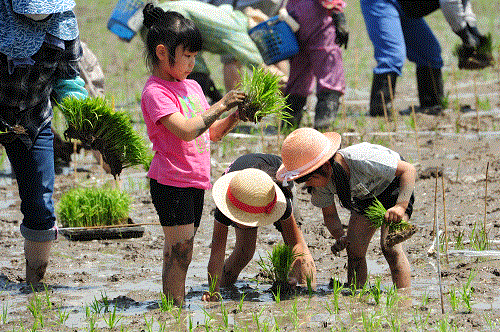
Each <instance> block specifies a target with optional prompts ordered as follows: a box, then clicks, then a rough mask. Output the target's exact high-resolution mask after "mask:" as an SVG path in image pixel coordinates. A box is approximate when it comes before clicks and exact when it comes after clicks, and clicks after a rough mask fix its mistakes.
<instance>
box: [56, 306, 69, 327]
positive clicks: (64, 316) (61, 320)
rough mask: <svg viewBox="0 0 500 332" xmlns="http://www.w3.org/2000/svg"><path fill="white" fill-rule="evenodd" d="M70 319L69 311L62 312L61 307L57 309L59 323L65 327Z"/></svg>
mask: <svg viewBox="0 0 500 332" xmlns="http://www.w3.org/2000/svg"><path fill="white" fill-rule="evenodd" d="M68 318H69V312H68V311H67V310H62V309H61V307H60V306H59V307H57V322H58V323H59V324H60V325H63V324H64V323H65V322H66V321H67V320H68Z"/></svg>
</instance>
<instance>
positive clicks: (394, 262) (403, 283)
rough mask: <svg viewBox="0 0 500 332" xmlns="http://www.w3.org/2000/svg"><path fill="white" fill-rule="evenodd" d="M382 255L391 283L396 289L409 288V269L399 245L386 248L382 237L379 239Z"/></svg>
mask: <svg viewBox="0 0 500 332" xmlns="http://www.w3.org/2000/svg"><path fill="white" fill-rule="evenodd" d="M380 239H381V241H380V242H381V243H380V246H381V248H382V253H383V254H384V257H385V259H386V260H387V263H388V264H389V268H390V270H391V276H392V282H393V283H394V285H395V286H396V287H397V288H408V287H410V286H411V269H410V263H409V262H408V258H407V257H406V254H405V253H404V251H403V245H402V244H401V243H399V244H396V245H395V246H392V247H389V246H386V245H385V243H384V241H383V237H382V236H381V237H380Z"/></svg>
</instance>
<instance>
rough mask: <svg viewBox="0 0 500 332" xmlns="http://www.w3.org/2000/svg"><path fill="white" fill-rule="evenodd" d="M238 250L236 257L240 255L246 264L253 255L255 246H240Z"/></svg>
mask: <svg viewBox="0 0 500 332" xmlns="http://www.w3.org/2000/svg"><path fill="white" fill-rule="evenodd" d="M238 250H239V251H240V252H239V255H238V257H240V259H241V262H244V263H245V264H244V265H246V264H248V263H249V262H250V261H251V260H252V258H253V255H254V253H255V246H253V247H252V246H249V247H241V248H239V249H238Z"/></svg>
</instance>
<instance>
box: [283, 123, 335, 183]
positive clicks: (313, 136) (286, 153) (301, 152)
mask: <svg viewBox="0 0 500 332" xmlns="http://www.w3.org/2000/svg"><path fill="white" fill-rule="evenodd" d="M340 142H341V137H340V135H339V134H338V133H336V132H326V133H320V132H319V131H317V130H316V129H313V128H299V129H296V130H294V131H292V132H291V133H290V134H289V135H288V136H287V137H286V138H285V140H284V141H283V145H282V147H281V159H282V164H281V166H280V168H279V169H278V172H277V173H276V178H277V179H278V180H280V181H283V182H284V183H286V182H288V181H293V180H295V179H297V178H300V177H302V176H304V175H307V174H309V173H311V172H313V171H315V170H316V169H318V168H319V167H320V166H321V165H323V164H324V163H325V162H326V161H327V160H329V159H330V158H331V157H332V156H333V155H334V154H335V152H336V151H337V150H338V149H339V147H340Z"/></svg>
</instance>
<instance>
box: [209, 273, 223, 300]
mask: <svg viewBox="0 0 500 332" xmlns="http://www.w3.org/2000/svg"><path fill="white" fill-rule="evenodd" d="M217 278H218V276H215V278H212V276H211V275H210V284H209V285H208V295H209V296H210V298H212V297H214V296H216V297H217V299H218V300H219V301H221V300H222V295H221V294H220V293H219V292H217V291H216V290H215V289H216V286H217Z"/></svg>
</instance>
